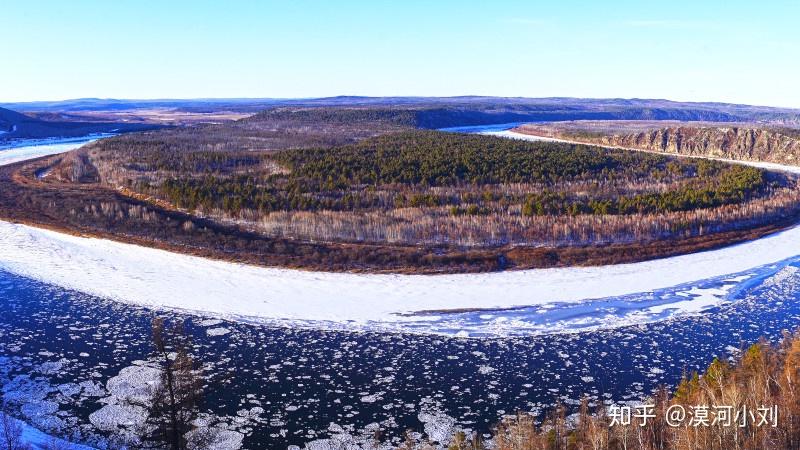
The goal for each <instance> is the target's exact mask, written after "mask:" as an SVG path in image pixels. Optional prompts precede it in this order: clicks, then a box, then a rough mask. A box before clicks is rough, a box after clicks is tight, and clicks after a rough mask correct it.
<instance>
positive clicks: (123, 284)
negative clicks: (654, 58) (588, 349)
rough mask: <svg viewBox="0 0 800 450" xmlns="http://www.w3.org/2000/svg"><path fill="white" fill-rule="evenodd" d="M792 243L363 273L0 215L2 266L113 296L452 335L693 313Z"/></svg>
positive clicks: (782, 239)
mask: <svg viewBox="0 0 800 450" xmlns="http://www.w3.org/2000/svg"><path fill="white" fill-rule="evenodd" d="M66 145H67V146H68V145H75V144H66ZM64 148H65V147H57V148H52V147H51V146H49V147H47V146H46V147H41V146H39V147H33V148H21V149H13V150H6V151H3V152H0V155H2V154H3V153H7V152H8V153H13V152H15V151H16V152H18V153H20V154H21V155H22V156H18V157H24V155H29V154H30V153H31V152H34V151H47V152H50V151H58V150H62V151H63V150H64ZM0 157H2V156H0ZM798 249H800V228H798V227H795V228H791V229H789V230H786V231H783V232H780V233H776V234H774V235H770V236H767V237H765V238H762V239H759V240H756V241H752V242H747V243H743V244H739V245H735V246H730V247H726V248H723V249H718V250H713V251H708V252H701V253H695V254H690V255H683V256H677V257H672V258H665V259H660V260H654V261H646V262H640V263H633V264H622V265H614V266H603V267H585V268H556V269H537V270H526V271H511V272H502V273H488V274H463V275H434V276H430V275H385V274H381V275H366V274H348V273H319V272H308V271H298V270H290V269H271V268H261V267H254V266H246V265H241V264H235V263H229V262H222V261H213V260H208V259H204V258H198V257H193V256H188V255H182V254H176V253H170V252H166V251H162V250H156V249H150V248H144V247H139V246H135V245H129V244H123V243H119V242H113V241H108V240H102V239H94V238H85V237H77V236H71V235H66V234H61V233H57V232H53V231H49V230H43V229H38V228H34V227H30V226H26V225H20V224H11V223H8V222H0V268H1V269H3V270H7V271H9V272H12V273H16V274H19V275H23V276H26V277H30V278H34V279H37V280H42V281H45V282H48V283H52V284H55V285H59V286H63V287H66V288H70V289H75V290H78V291H82V292H86V293H90V294H93V295H98V296H101V297H106V298H109V299H113V300H116V301H120V302H124V303H129V304H133V305H140V306H147V307H156V308H169V309H178V310H184V311H190V312H199V313H202V314H211V315H213V316H216V317H222V318H228V319H236V320H244V321H248V322H256V323H266V324H279V325H290V326H302V327H312V328H336V329H355V330H380V331H400V332H417V333H437V334H445V335H456V336H507V335H511V334H535V333H551V332H569V331H586V330H591V329H598V328H608V327H618V326H625V325H630V324H638V323H644V322H652V321H657V320H664V319H668V318H674V317H680V316H684V315H691V314H697V313H700V312H702V311H703V310H705V309H708V308H711V307H714V306H717V305H719V304H721V303H724V302H726V301H728V292H729V290H730V289H732V288H734V287H735V286H737V284H739V283H741V282H742V280H746V279H747V278H749V277H751V276H754V275H755V274H763V271H764V270H777V269H770V268H766V269H759V267H761V266H765V265H770V264H774V263H777V262H780V261H782V260H785V259H788V258H791V257H794V256H795V255H797V254H798Z"/></svg>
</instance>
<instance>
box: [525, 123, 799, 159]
mask: <svg viewBox="0 0 800 450" xmlns="http://www.w3.org/2000/svg"><path fill="white" fill-rule="evenodd" d="M519 131H521V132H524V133H528V134H535V135H541V136H549V137H555V138H561V139H566V140H573V141H580V142H586V143H593V144H599V145H608V146H615V147H626V148H636V149H642V150H652V151H657V152H666V153H674V154H678V155H693V156H711V157H717V158H726V159H735V160H742V161H766V162H774V163H780V164H791V165H800V137H799V136H800V135H798V134H795V133H796V132H793V131H791V130H786V131H784V130H780V129H767V128H755V127H735V126H731V127H723V126H713V127H702V126H700V127H698V126H685V127H684V126H676V127H663V128H653V129H647V130H639V131H632V132H622V133H618V132H610V133H608V134H605V135H602V133H583V132H581V130H578V129H575V128H570V129H559V128H557V127H539V126H525V127H522V128H521V129H520V130H519Z"/></svg>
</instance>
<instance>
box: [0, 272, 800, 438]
mask: <svg viewBox="0 0 800 450" xmlns="http://www.w3.org/2000/svg"><path fill="white" fill-rule="evenodd" d="M787 263H789V265H788V266H787V265H786V263H784V264H782V265H780V267H783V268H780V267H777V266H773V267H772V268H771V269H770V270H768V271H765V272H764V273H765V275H763V276H760V277H756V278H751V279H750V280H749V281H747V282H746V283H745V284H742V285H741V286H739V287H737V289H736V290H735V292H733V293H732V294H731V295H732V296H733V297H734V298H732V300H734V301H732V302H731V303H729V304H726V305H724V306H721V307H718V308H715V309H712V310H710V311H707V312H705V313H703V314H702V315H701V316H699V317H692V318H682V319H673V320H669V321H663V322H659V323H654V324H649V325H639V326H634V327H626V328H618V329H612V330H603V331H592V332H584V333H576V334H556V335H540V336H530V337H513V338H504V339H459V338H448V337H438V336H426V335H413V334H386V333H369V332H359V333H354V332H341V331H314V330H295V329H284V328H274V327H265V326H260V325H253V324H243V323H232V322H227V321H216V320H209V319H206V318H201V317H197V316H181V317H184V318H185V319H187V320H188V323H189V328H190V330H191V332H192V333H193V336H194V342H195V345H196V347H197V348H196V353H197V356H198V358H199V360H201V361H202V362H203V363H204V365H205V373H206V375H207V376H208V378H209V389H208V402H207V403H208V405H213V407H212V408H210V410H209V412H211V413H213V414H214V415H216V416H222V417H224V418H225V420H226V422H227V423H228V424H229V425H230V428H231V429H235V430H237V431H239V432H240V433H242V434H244V435H245V437H244V448H285V447H286V446H288V445H290V444H295V445H301V446H302V445H303V444H304V443H306V442H308V441H311V440H315V439H320V438H325V437H328V436H329V435H331V434H341V433H342V432H343V431H351V432H353V434H358V431H359V430H364V429H367V430H369V433H371V432H372V431H373V430H376V429H381V430H382V431H383V432H384V435H385V436H388V437H391V438H395V439H399V437H400V436H401V434H402V432H403V431H404V430H406V429H409V428H410V429H414V430H417V431H422V430H423V428H426V429H427V431H429V432H430V433H432V434H434V435H436V434H437V433H440V434H443V433H448V432H449V429H450V428H449V427H451V426H453V425H454V422H455V425H456V426H460V427H463V428H468V429H472V430H478V431H480V432H486V431H488V430H489V429H490V427H491V425H492V424H494V423H496V422H497V420H498V419H499V418H500V417H501V416H502V415H503V414H509V413H513V412H515V411H517V410H524V411H540V410H541V409H543V408H547V407H548V406H549V405H551V404H553V403H554V402H555V401H562V402H566V403H568V404H574V403H576V402H577V400H578V399H579V398H580V397H581V396H582V395H584V394H588V395H590V396H591V397H592V398H594V399H595V400H611V399H613V400H614V401H624V400H633V399H638V398H640V397H641V396H642V395H643V394H646V393H648V392H651V391H652V390H653V389H654V388H656V387H657V386H659V385H660V384H667V385H674V384H675V383H676V382H677V381H678V380H679V379H680V377H681V375H682V374H683V373H684V372H685V371H687V370H695V369H702V368H703V367H705V366H706V365H707V364H708V363H709V362H710V361H711V359H712V358H713V357H714V356H715V355H722V356H725V355H728V354H730V353H731V352H732V351H733V352H735V351H736V349H738V348H741V346H742V345H746V344H749V343H752V342H754V341H755V340H757V339H758V338H759V337H760V336H767V337H769V338H772V339H775V338H778V337H779V336H780V334H781V331H782V330H787V329H794V328H795V327H797V326H798V325H800V306H799V305H798V301H797V299H798V298H799V297H800V275H798V273H800V272H798V271H796V269H795V267H796V266H800V260H795V261H789V262H787ZM784 266H785V267H784ZM776 271H777V274H776ZM164 314H165V315H166V316H172V317H178V316H179V315H178V314H176V313H171V312H168V313H164ZM152 316H153V312H152V311H148V310H145V309H141V308H137V307H131V306H126V305H122V304H118V303H114V302H110V301H107V300H104V299H100V298H96V297H92V296H89V295H85V294H81V293H78V292H74V291H70V290H65V289H62V288H58V287H53V286H50V285H47V284H44V283H40V282H37V281H33V280H30V279H27V278H23V277H19V276H16V275H13V274H10V273H7V272H2V271H0V379H3V380H4V384H5V387H4V390H5V391H6V397H7V399H8V400H9V401H10V402H11V404H12V406H14V408H15V410H16V411H18V412H19V414H18V415H19V416H20V417H21V418H23V419H25V420H26V421H27V422H29V423H32V424H33V425H35V426H37V427H39V428H41V429H44V430H45V431H50V432H53V433H54V434H67V435H71V436H73V438H76V439H80V440H82V441H85V442H86V441H88V442H90V443H93V444H94V445H101V444H102V442H101V441H100V440H99V438H98V436H102V435H103V433H101V432H99V430H98V429H97V428H95V426H94V425H92V423H91V421H90V420H89V415H90V414H92V413H93V412H96V411H98V410H99V409H100V408H101V407H102V406H103V404H104V403H103V402H104V400H103V399H104V398H105V397H106V396H107V395H108V393H107V392H106V385H107V382H108V380H109V379H110V378H112V377H114V376H117V375H118V374H119V373H120V371H121V370H122V369H124V368H126V367H130V366H132V365H135V364H140V363H141V361H142V360H145V359H147V358H148V356H149V352H150V342H149V336H150V332H151V330H150V321H151V318H152ZM453 418H455V420H454V419H453ZM423 422H425V423H427V427H426V425H425V424H424V423H423ZM332 424H334V425H332Z"/></svg>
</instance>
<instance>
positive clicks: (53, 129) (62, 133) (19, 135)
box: [0, 108, 158, 140]
mask: <svg viewBox="0 0 800 450" xmlns="http://www.w3.org/2000/svg"><path fill="white" fill-rule="evenodd" d="M154 128H158V127H157V126H153V125H145V124H134V123H114V122H94V123H93V122H63V121H61V122H50V121H45V120H41V119H36V118H34V117H30V116H26V115H25V114H20V113H18V112H16V111H12V110H10V109H5V108H0V140H7V139H23V138H49V137H76V136H84V135H87V134H92V133H112V132H119V133H125V132H130V131H142V130H152V129H154Z"/></svg>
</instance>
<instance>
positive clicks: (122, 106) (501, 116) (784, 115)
mask: <svg viewBox="0 0 800 450" xmlns="http://www.w3.org/2000/svg"><path fill="white" fill-rule="evenodd" d="M0 107H5V108H10V109H14V110H18V111H26V112H37V113H43V112H60V113H63V112H70V113H79V112H81V111H84V112H85V111H125V110H136V109H153V108H164V109H173V110H180V111H187V112H210V111H223V110H224V111H238V112H246V113H256V112H259V111H263V110H266V109H273V108H286V107H289V108H301V107H404V108H413V109H429V110H430V109H439V110H440V111H439V112H438V113H437V112H433V111H429V112H427V113H425V114H424V115H425V116H427V117H426V118H425V119H423V120H422V123H421V124H420V125H422V126H423V127H425V128H435V127H439V126H442V127H444V126H459V125H462V126H465V125H482V124H487V123H499V122H497V121H498V120H499V121H504V122H514V121H548V120H591V119H595V120H702V121H717V122H753V121H758V122H779V123H783V124H787V125H798V124H800V109H790V108H774V107H768V106H751V105H739V104H731V103H714V102H675V101H670V100H663V99H636V98H634V99H622V98H609V99H597V98H570V97H547V98H525V97H484V96H461V97H359V96H339V97H326V98H300V99H277V98H230V99H224V98H216V99H154V100H124V99H97V98H85V99H75V100H64V101H53V102H46V101H40V102H23V103H0ZM476 112H479V113H480V114H475V113H476ZM437 116H438V117H437ZM444 116H447V117H446V118H445V117H444Z"/></svg>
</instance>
